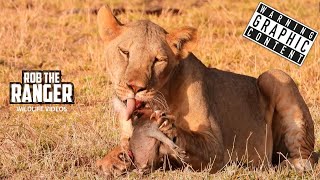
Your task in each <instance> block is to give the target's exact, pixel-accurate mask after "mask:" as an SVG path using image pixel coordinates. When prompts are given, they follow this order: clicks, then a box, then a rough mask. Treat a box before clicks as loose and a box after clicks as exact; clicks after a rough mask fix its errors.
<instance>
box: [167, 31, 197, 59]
mask: <svg viewBox="0 0 320 180" xmlns="http://www.w3.org/2000/svg"><path fill="white" fill-rule="evenodd" d="M167 41H168V43H169V45H170V46H171V49H172V50H173V52H174V54H175V55H176V57H177V58H178V59H183V58H186V57H187V56H188V55H189V52H191V51H192V50H193V49H194V48H195V47H196V44H197V29H195V28H192V27H183V28H180V29H177V30H174V31H173V32H171V33H169V34H168V35H167Z"/></svg>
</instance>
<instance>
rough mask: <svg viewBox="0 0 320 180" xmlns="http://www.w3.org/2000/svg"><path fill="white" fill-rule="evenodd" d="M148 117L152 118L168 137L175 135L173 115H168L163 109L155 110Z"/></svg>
mask: <svg viewBox="0 0 320 180" xmlns="http://www.w3.org/2000/svg"><path fill="white" fill-rule="evenodd" d="M150 119H154V120H155V121H156V122H157V124H158V126H159V130H160V131H161V132H163V133H164V134H165V135H167V136H168V137H169V138H170V139H172V138H173V137H175V136H176V128H175V126H174V122H175V119H176V118H175V116H173V115H170V114H168V113H166V112H164V111H155V112H154V113H153V114H152V115H151V117H150Z"/></svg>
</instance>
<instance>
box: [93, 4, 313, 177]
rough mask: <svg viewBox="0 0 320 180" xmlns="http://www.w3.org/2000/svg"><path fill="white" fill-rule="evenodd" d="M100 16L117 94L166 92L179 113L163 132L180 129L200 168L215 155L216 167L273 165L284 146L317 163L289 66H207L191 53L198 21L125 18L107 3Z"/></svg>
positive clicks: (303, 163) (298, 162) (304, 165)
mask: <svg viewBox="0 0 320 180" xmlns="http://www.w3.org/2000/svg"><path fill="white" fill-rule="evenodd" d="M98 17H99V18H98V25H99V32H100V35H101V37H102V38H103V39H104V44H105V52H104V55H105V58H106V62H107V67H108V72H109V75H110V78H111V80H112V82H113V85H114V89H115V92H116V96H117V98H119V99H120V100H121V101H123V100H126V99H128V98H135V99H137V100H139V101H148V100H150V99H152V98H153V97H154V96H155V94H156V93H159V92H160V93H161V94H162V95H163V96H164V98H165V100H166V101H167V104H168V106H169V109H170V110H171V113H172V115H174V116H175V117H176V120H175V122H174V125H175V127H176V128H173V129H172V128H171V129H170V128H168V129H167V130H166V131H163V132H164V133H165V134H169V133H171V134H176V141H177V144H179V145H181V148H182V149H183V150H185V151H186V153H187V156H188V157H189V158H188V159H186V162H187V163H189V164H190V165H191V166H192V167H193V169H195V170H201V169H202V168H204V167H205V166H206V165H207V164H208V163H210V162H214V164H213V166H212V171H211V172H216V171H218V170H220V169H221V168H222V167H223V166H224V165H225V164H226V163H228V162H229V161H230V160H231V161H242V162H244V163H247V164H248V165H252V166H255V167H256V166H260V165H265V166H269V165H270V164H271V163H272V162H274V163H277V162H275V160H276V159H278V154H279V153H282V154H283V155H284V156H287V158H288V160H289V162H290V163H292V165H293V167H295V168H296V169H297V170H300V171H303V170H308V169H310V167H312V165H313V164H314V160H313V159H312V158H309V157H310V156H311V154H312V152H313V150H314V143H315V137H314V126H313V120H312V118H311V115H310V113H309V110H308V107H307V105H306V103H305V102H304V100H303V98H302V97H301V95H300V93H299V91H298V88H297V86H296V85H295V83H294V81H293V80H292V79H291V78H290V77H289V76H288V75H287V74H285V73H284V72H282V71H280V70H270V71H267V72H265V73H263V74H262V75H260V76H259V77H258V78H257V79H256V78H253V77H249V76H245V75H239V74H235V73H231V72H225V71H221V70H218V69H212V68H207V67H206V66H205V65H204V64H203V63H202V62H201V61H200V60H199V59H197V58H196V57H195V56H194V55H193V54H192V53H189V55H186V53H185V52H191V51H192V48H193V47H194V46H192V44H194V43H196V42H194V41H195V40H196V39H197V38H196V37H195V36H196V33H195V30H194V29H193V28H183V29H182V30H177V31H173V33H167V32H166V31H165V30H164V29H163V28H161V27H160V26H158V25H156V24H154V23H152V22H151V21H148V20H144V21H136V22H133V23H128V24H126V25H122V24H119V23H114V22H118V21H117V20H115V19H112V18H114V17H112V16H110V9H109V8H105V7H104V8H102V9H101V10H100V11H99V14H98ZM110 18H111V19H110ZM101 32H102V33H101ZM105 32H109V34H110V33H111V35H108V33H105ZM124 50H125V52H128V53H123V51H124ZM128 82H130V84H131V85H133V86H135V87H141V88H140V89H141V91H138V92H134V91H133V90H132V89H131V88H129V87H128V85H127V84H128ZM121 131H130V128H128V129H122V130H121ZM110 163H112V162H110ZM308 164H311V166H310V165H308Z"/></svg>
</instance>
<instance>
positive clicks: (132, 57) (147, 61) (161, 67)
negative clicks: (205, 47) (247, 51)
mask: <svg viewBox="0 0 320 180" xmlns="http://www.w3.org/2000/svg"><path fill="white" fill-rule="evenodd" d="M98 28H99V34H100V37H101V38H102V39H103V41H104V44H105V48H104V51H105V52H104V53H105V58H106V62H107V70H108V72H109V75H110V78H111V81H112V83H113V85H114V86H115V90H116V95H117V96H118V98H119V99H120V100H121V101H125V100H127V99H128V98H134V99H136V101H142V102H149V101H151V100H152V99H153V98H154V97H155V96H157V94H158V93H159V90H160V89H161V88H162V87H163V86H164V84H165V83H166V82H167V81H168V79H170V77H171V75H172V72H173V71H174V69H175V67H176V66H177V65H178V63H179V61H180V60H181V59H184V58H186V57H187V56H188V54H189V52H190V51H191V50H192V48H193V47H194V45H195V41H196V30H195V29H193V28H190V27H185V28H181V29H178V30H175V31H173V32H172V33H168V32H166V31H165V30H164V29H163V28H162V27H160V26H158V25H157V24H154V23H152V22H151V21H149V20H141V21H136V22H132V23H128V24H122V23H121V22H120V21H118V20H117V19H116V18H115V17H114V16H113V14H112V12H111V10H110V8H109V7H102V8H101V9H100V10H99V13H98Z"/></svg>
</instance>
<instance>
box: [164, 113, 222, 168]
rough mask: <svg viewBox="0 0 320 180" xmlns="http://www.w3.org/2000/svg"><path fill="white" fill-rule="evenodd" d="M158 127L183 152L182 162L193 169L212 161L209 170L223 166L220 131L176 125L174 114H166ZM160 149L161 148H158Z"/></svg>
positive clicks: (203, 166)
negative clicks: (196, 129) (200, 129)
mask: <svg viewBox="0 0 320 180" xmlns="http://www.w3.org/2000/svg"><path fill="white" fill-rule="evenodd" d="M166 118H167V119H169V120H168V121H164V122H163V123H162V125H160V127H159V129H160V131H162V132H163V133H164V134H166V135H167V136H168V137H169V138H170V139H172V140H173V142H174V143H176V145H177V146H178V147H179V148H180V149H182V150H183V151H184V152H185V158H184V159H183V160H184V162H186V163H187V164H189V165H191V166H192V168H193V169H194V170H202V169H204V168H206V166H207V165H208V164H210V163H212V169H211V172H216V171H218V170H220V169H221V168H222V167H223V166H224V156H223V153H224V152H223V149H224V147H223V141H222V137H221V136H219V134H220V131H219V130H218V129H216V130H215V131H219V132H214V131H213V130H212V129H211V128H208V130H207V131H204V132H203V131H202V132H197V131H190V130H185V129H183V128H180V127H178V126H177V125H176V123H175V121H176V119H175V118H174V116H170V115H167V117H166ZM160 151H161V149H160Z"/></svg>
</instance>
